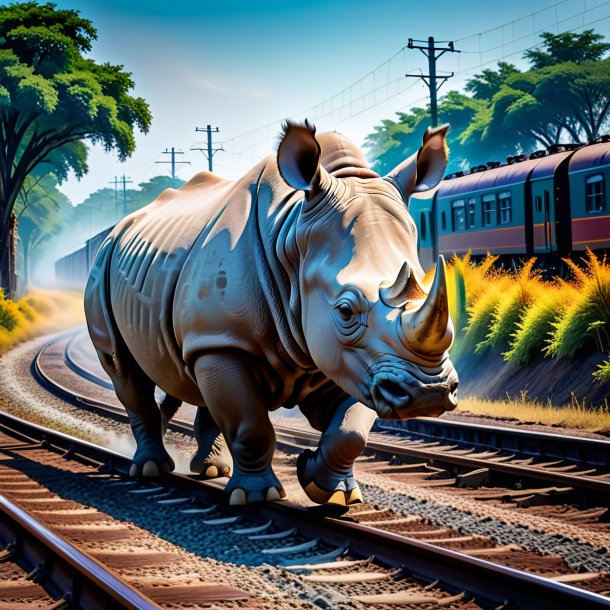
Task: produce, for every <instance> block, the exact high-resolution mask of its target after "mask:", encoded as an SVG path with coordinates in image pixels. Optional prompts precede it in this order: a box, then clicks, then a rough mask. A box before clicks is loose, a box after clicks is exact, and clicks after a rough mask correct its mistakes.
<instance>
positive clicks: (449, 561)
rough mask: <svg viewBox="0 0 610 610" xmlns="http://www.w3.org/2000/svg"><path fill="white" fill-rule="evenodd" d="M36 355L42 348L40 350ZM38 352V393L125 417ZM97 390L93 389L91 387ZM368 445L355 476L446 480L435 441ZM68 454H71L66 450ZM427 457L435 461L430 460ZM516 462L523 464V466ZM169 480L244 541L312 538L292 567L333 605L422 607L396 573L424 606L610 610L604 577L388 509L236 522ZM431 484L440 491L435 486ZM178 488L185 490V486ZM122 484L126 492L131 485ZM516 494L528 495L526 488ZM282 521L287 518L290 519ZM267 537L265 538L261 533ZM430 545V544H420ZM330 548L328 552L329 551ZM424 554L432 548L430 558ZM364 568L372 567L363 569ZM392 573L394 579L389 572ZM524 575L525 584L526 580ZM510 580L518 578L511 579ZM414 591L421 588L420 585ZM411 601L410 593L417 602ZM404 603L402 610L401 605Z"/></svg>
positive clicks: (265, 512) (288, 432) (300, 439)
mask: <svg viewBox="0 0 610 610" xmlns="http://www.w3.org/2000/svg"><path fill="white" fill-rule="evenodd" d="M64 341H65V342H66V343H67V348H66V349H65V350H64V358H65V360H66V364H68V366H69V367H70V368H72V370H76V371H79V375H80V376H81V377H84V378H87V375H83V373H82V370H87V371H88V373H89V374H90V378H89V381H91V382H92V383H96V382H95V379H94V378H95V377H96V372H95V370H91V369H88V368H87V366H83V364H84V362H83V360H82V359H81V361H80V362H78V354H77V353H76V352H77V350H72V349H69V348H74V347H75V346H74V341H75V339H74V337H72V338H70V337H65V338H64ZM46 347H47V349H48V347H49V346H46ZM45 353H46V352H45V349H44V348H43V350H41V352H40V353H39V354H38V357H37V358H36V360H35V362H34V363H33V372H34V373H35V374H36V376H37V377H38V378H39V380H40V381H41V382H42V383H44V384H45V386H46V387H47V388H48V389H50V390H52V391H53V392H54V393H56V394H59V395H61V397H62V398H64V399H66V400H69V401H71V402H72V403H73V404H77V405H79V406H85V407H86V408H89V409H92V410H97V411H98V412H100V413H103V414H104V415H105V416H108V415H109V414H111V415H112V416H113V417H115V418H117V419H121V418H125V413H124V411H123V412H122V413H121V411H122V409H121V408H120V407H118V406H117V405H112V404H109V403H106V402H104V401H101V400H98V399H95V398H93V397H91V396H86V395H84V394H80V395H79V394H78V393H76V392H74V391H72V390H70V389H69V388H67V387H64V386H62V385H61V384H59V383H57V382H56V381H54V380H53V379H51V377H50V376H49V375H47V374H46V373H45V364H46V363H45V360H44V357H45ZM92 368H93V367H92ZM79 369H80V370H79ZM100 379H101V378H100ZM98 385H100V384H98ZM100 387H102V386H101V385H100ZM175 426H176V427H175V429H176V430H177V431H179V432H183V433H189V432H190V431H189V424H188V422H178V423H176V425H175ZM385 436H387V435H385ZM278 438H279V439H280V440H281V441H282V442H283V443H284V444H285V446H286V447H288V448H290V447H292V448H297V449H298V448H300V447H303V446H307V445H308V444H311V443H313V442H315V441H316V440H317V437H316V435H314V434H312V433H308V432H305V431H295V430H293V429H287V428H282V427H280V428H279V429H278ZM376 442H378V443H379V446H378V447H377V446H376V445H373V446H372V447H371V450H372V451H374V452H375V453H376V454H377V458H376V459H373V458H371V457H369V458H365V459H363V460H361V462H360V466H361V467H364V468H369V467H370V469H371V470H375V471H379V470H386V471H388V473H387V474H389V476H394V477H403V478H404V477H406V478H407V479H410V480H411V481H412V480H414V478H415V477H414V476H413V475H415V476H416V477H417V478H420V479H421V478H425V477H428V476H437V477H438V473H439V472H449V471H450V470H445V471H443V470H442V469H441V468H438V467H437V466H436V465H438V464H441V463H443V464H444V465H445V467H447V464H446V463H445V462H443V461H441V460H440V458H441V457H442V458H443V460H446V455H445V452H446V451H451V452H455V448H449V449H447V448H441V449H436V448H438V447H440V445H438V444H436V442H435V443H434V444H430V443H426V442H424V440H419V441H417V442H416V443H415V445H416V448H415V449H413V447H412V445H413V443H409V448H408V450H407V451H405V452H402V451H401V450H402V449H403V447H401V446H400V443H394V441H392V446H391V447H390V446H389V443H388V440H387V438H384V437H383V436H382V437H381V439H380V440H379V441H377V440H373V443H376ZM63 450H68V451H70V449H69V448H67V449H66V448H65V447H64V448H63ZM71 451H72V452H74V449H72V450H71ZM413 451H415V453H413ZM436 453H439V454H443V455H442V456H438V457H437V455H436ZM464 453H466V455H464ZM472 453H477V452H475V451H471V450H468V449H466V450H464V449H461V450H460V449H458V450H457V455H456V456H455V457H456V458H458V456H461V457H459V458H458V459H459V460H464V458H468V457H470V460H472V459H473V458H472V456H471V454H472ZM479 453H480V452H479ZM488 454H489V451H486V454H484V455H485V457H486V458H488V457H489V455H488ZM390 455H391V456H392V460H393V461H394V463H393V464H385V465H384V464H382V463H380V461H379V457H380V456H381V457H386V458H387V457H388V456H390ZM431 455H432V457H431ZM492 457H495V456H492ZM98 458H99V456H98ZM123 459H124V458H123ZM452 459H453V458H452ZM525 459H526V460H527V458H525ZM409 460H411V463H409ZM413 460H415V461H413ZM470 460H468V459H466V461H465V462H464V461H461V462H458V463H457V466H459V467H460V468H462V469H464V468H465V469H466V472H465V475H466V476H464V474H462V475H458V476H462V477H463V478H462V479H461V480H462V481H464V482H465V483H466V485H465V486H464V487H463V488H462V489H466V490H468V489H472V487H470V488H469V487H468V485H474V484H475V482H476V481H475V479H478V480H479V483H478V484H477V485H474V487H479V486H480V484H481V480H484V479H485V477H482V476H481V473H476V471H477V470H480V469H478V468H475V469H474V470H473V463H472V461H470ZM531 461H533V460H531ZM531 461H530V463H529V464H525V465H524V466H525V467H526V469H527V470H526V473H527V475H528V476H529V477H531V476H532V475H531V473H530V470H529V469H531V467H532V464H531ZM104 463H106V467H114V468H116V458H112V459H111V460H110V461H108V458H106V459H105V461H104ZM498 463H499V464H503V461H501V460H500V461H499V462H498ZM449 464H450V466H449V468H450V469H455V468H456V467H457V466H456V465H455V463H454V462H452V461H451V460H450V461H449ZM602 467H603V466H602ZM543 468H548V466H543ZM581 470H582V467H581ZM422 471H423V473H422ZM560 472H561V473H562V475H565V472H563V471H560ZM591 474H593V473H591ZM173 476H174V477H178V479H177V480H179V481H180V483H179V484H177V483H176V479H175V478H172V479H171V483H168V484H167V485H169V489H170V492H169V493H170V494H183V495H181V496H180V497H176V500H178V499H184V498H187V499H188V500H187V501H189V502H190V501H191V499H192V498H197V500H196V501H197V502H199V503H201V504H202V506H204V509H203V510H207V508H209V507H210V506H216V507H221V508H217V509H215V510H221V511H222V513H223V515H224V514H225V513H229V516H228V517H225V516H221V517H218V518H217V519H215V520H216V525H217V526H221V525H222V526H224V525H223V520H225V519H233V518H234V517H237V518H238V519H240V520H243V519H244V518H247V519H251V520H253V521H256V517H258V522H260V521H263V524H262V525H265V524H266V527H265V528H264V529H263V530H260V531H261V532H262V533H260V534H253V533H251V534H250V535H255V536H256V535H261V536H263V537H265V536H268V535H269V536H272V537H275V538H270V539H277V540H279V539H282V536H281V534H283V532H286V531H292V530H295V529H296V530H297V531H299V532H300V533H301V534H303V535H309V536H311V537H312V539H311V540H309V543H311V541H312V540H316V539H317V540H318V541H317V542H316V545H314V547H313V548H317V547H318V546H319V545H326V547H327V549H326V552H320V553H317V554H316V555H315V556H314V557H313V558H312V557H305V558H300V557H299V555H298V551H297V552H296V553H297V555H296V562H297V563H300V564H301V565H306V564H307V563H308V562H310V563H315V562H317V563H318V564H319V563H320V562H322V566H319V565H318V568H317V569H313V566H312V565H310V566H309V567H303V568H302V570H304V571H305V572H307V574H306V576H305V577H307V578H308V579H309V580H308V581H307V582H310V583H312V584H311V586H312V587H314V588H315V587H318V588H321V589H323V592H322V593H320V595H321V596H322V598H321V599H334V597H333V596H334V595H337V596H338V597H337V599H344V598H350V599H351V598H352V597H353V598H356V597H358V596H357V595H356V596H353V595H352V596H346V595H345V594H344V593H341V586H343V587H345V585H346V584H347V583H351V585H352V587H353V586H355V584H356V583H372V582H378V583H385V584H384V586H383V590H385V591H386V592H387V591H393V592H394V593H396V596H395V599H394V598H388V599H389V600H390V601H393V602H395V603H396V605H397V606H398V607H411V606H414V607H418V605H419V604H420V602H418V601H417V600H418V599H420V598H421V599H425V598H426V596H427V595H428V594H427V593H425V591H424V592H422V591H419V590H418V591H419V592H418V593H417V594H414V593H413V589H409V588H408V587H406V588H405V586H404V583H402V584H398V585H396V582H398V581H401V578H403V577H404V576H405V574H406V575H409V574H411V575H412V574H414V573H416V574H420V575H422V574H423V575H424V576H425V580H426V579H427V580H428V582H433V581H434V580H435V579H437V578H439V577H440V578H441V580H442V583H443V585H445V586H446V590H445V593H444V594H442V595H444V597H440V598H437V601H435V602H434V604H437V603H438V599H443V600H445V601H444V602H443V603H447V604H449V605H452V604H458V606H459V605H463V604H469V603H474V604H475V605H474V606H472V607H498V606H499V605H502V604H507V603H512V604H514V607H523V608H529V607H532V608H533V607H538V606H540V607H553V608H558V607H575V605H576V604H577V603H578V604H581V605H582V604H583V603H592V604H594V605H593V606H591V607H610V601H609V600H608V598H606V597H603V596H601V595H596V594H595V593H594V592H595V591H598V592H603V593H607V592H608V591H610V579H609V578H608V575H607V574H605V573H598V572H586V573H575V572H574V570H570V567H569V566H568V565H567V564H566V563H565V562H564V561H563V560H562V558H561V557H559V556H557V555H553V554H550V555H548V554H547V555H541V554H539V553H538V554H535V553H531V552H528V551H525V550H523V549H522V548H519V547H518V546H517V545H515V544H509V545H498V544H495V543H494V542H493V541H492V540H491V539H490V538H486V537H484V536H463V535H460V533H459V532H458V531H457V530H455V529H452V528H451V527H445V528H443V527H437V526H434V525H431V524H430V523H426V522H425V521H423V520H422V519H421V518H417V517H415V516H409V517H403V516H401V515H400V514H396V513H395V511H393V510H392V509H391V508H378V507H373V506H370V505H364V506H362V507H359V508H358V509H356V510H353V509H352V510H351V511H349V513H347V514H345V515H339V513H338V512H336V513H331V516H329V514H327V513H326V512H325V511H328V510H329V509H328V508H327V507H321V508H319V509H309V510H306V509H303V508H297V507H291V506H290V505H288V504H287V503H279V504H277V505H274V506H266V507H257V508H256V509H253V508H252V507H249V508H248V509H246V511H244V512H239V513H237V514H236V513H235V511H230V510H229V509H228V508H227V507H224V506H222V504H223V500H222V499H221V498H219V497H217V498H216V499H215V500H210V499H209V498H208V499H202V498H201V497H200V496H198V495H196V494H193V492H192V490H187V488H186V487H184V486H185V485H186V486H188V485H191V484H192V481H191V480H190V479H188V478H185V477H179V475H173ZM519 476H521V477H522V478H523V477H524V474H523V472H520V474H519ZM545 476H546V474H545ZM585 476H588V475H585ZM595 476H596V477H597V476H599V477H601V478H602V479H604V478H605V477H604V474H603V473H600V472H598V471H596V474H595ZM433 480H437V481H440V482H441V483H443V478H439V479H433ZM185 481H191V482H190V483H186V482H185ZM127 483H128V484H133V482H127ZM140 485H143V489H144V491H143V493H146V491H145V490H146V489H147V486H148V485H152V487H150V488H149V489H151V490H152V491H151V492H150V493H151V495H153V497H154V495H155V494H161V495H163V494H164V493H167V491H166V488H164V490H165V491H159V490H157V491H155V487H156V484H146V483H142V484H140ZM198 485H200V486H201V485H203V484H202V483H198ZM208 485H209V484H208ZM211 486H212V488H214V489H215V493H217V494H218V493H220V491H219V487H218V485H214V484H212V485H211ZM547 487H548V486H547ZM602 489H606V488H602ZM525 491H526V492H527V491H528V490H527V488H526V489H525ZM198 493H199V492H198ZM594 493H605V492H603V491H602V492H599V491H598V490H597V489H595V490H594ZM552 494H553V491H552V490H550V491H549V490H548V489H547V490H546V491H544V490H543V491H541V492H539V494H538V495H539V496H541V497H542V498H544V496H545V495H547V496H548V495H552ZM529 495H531V494H529ZM527 496H528V494H527V493H526V494H525V497H527ZM519 497H521V496H519ZM606 500H607V498H606ZM252 510H256V511H257V515H249V514H248V511H252ZM293 510H296V511H297V513H298V514H299V516H298V518H296V517H289V516H288V514H289V513H290V512H291V511H293ZM259 511H260V513H259ZM244 515H248V516H247V517H245V516H244ZM291 518H292V519H294V520H293V521H290V519H291ZM328 521H330V522H332V525H330V526H329V524H328V523H327V522H328ZM269 522H271V523H269ZM232 523H233V522H231V523H229V522H227V523H226V524H227V526H228V525H230V524H232ZM295 523H296V524H299V525H298V527H297V526H295ZM262 525H252V526H251V527H262ZM282 528H283V529H282ZM246 529H249V528H246ZM269 529H270V530H271V532H270V533H269ZM326 530H328V531H326ZM289 537H290V535H288V534H287V535H286V538H289ZM346 540H348V541H349V550H348V549H347V548H346V547H345V541H346ZM320 541H322V542H320ZM431 542H432V543H434V544H430V543H431ZM302 544H304V545H307V544H308V541H305V542H302ZM329 545H330V547H329ZM332 545H335V546H334V547H333V546H332ZM439 546H444V547H446V548H439ZM294 547H297V548H299V544H291V545H287V547H286V548H294ZM447 547H448V548H447ZM280 548H281V547H280ZM303 548H304V547H303ZM329 549H330V550H329ZM432 549H434V551H433V550H432ZM452 549H459V550H460V552H456V551H455V550H452ZM341 553H350V554H351V556H352V558H351V559H343V558H339V559H337V557H340V556H341ZM438 553H440V555H438ZM370 555H373V556H375V558H376V562H377V563H374V564H371V563H362V562H363V561H364V559H366V558H367V557H369V556H370ZM493 561H499V562H501V563H505V564H508V565H509V566H510V565H512V566H513V567H518V568H524V569H528V570H532V569H533V570H534V571H537V572H538V573H539V574H546V575H547V576H549V577H550V578H540V577H538V576H535V575H531V574H525V575H524V574H523V573H522V572H521V571H520V570H514V569H512V568H511V567H505V566H500V565H494V564H492V563H490V562H493ZM346 562H347V563H346ZM351 562H360V563H351ZM293 563H294V562H293ZM371 565H375V566H377V567H373V568H371ZM482 566H485V568H487V569H491V573H489V572H488V573H487V575H486V576H481V574H483V572H480V570H482V569H483V570H484V569H485V568H482ZM490 566H493V568H490ZM356 567H358V569H359V570H365V573H366V574H369V573H371V572H373V573H374V575H373V576H366V577H363V576H357V575H355V574H354V573H352V571H353V570H354V569H355V568H356ZM379 569H381V570H382V572H379ZM398 569H400V570H401V571H400V572H396V570H398ZM291 570H292V571H295V570H294V568H291ZM350 570H351V571H350ZM384 570H385V571H384ZM346 572H347V575H346ZM471 572H476V573H477V574H479V576H477V577H474V576H472V575H471ZM358 573H359V572H358ZM382 574H385V576H382ZM515 574H519V575H520V576H519V577H517V581H513V583H512V584H510V583H511V578H513V577H515ZM390 575H391V577H390ZM305 577H303V578H305ZM530 577H531V579H533V580H528V579H529V578H530ZM519 578H521V579H525V580H519ZM536 579H538V580H536ZM390 580H391V583H390ZM543 583H544V584H543ZM566 583H574V584H577V585H578V586H579V587H584V588H589V589H592V591H593V593H590V594H589V593H587V594H585V593H584V592H581V594H582V595H591V597H590V598H586V599H587V601H586V602H583V601H581V599H580V598H571V597H569V596H570V595H573V594H574V592H575V591H578V589H576V588H575V587H572V586H570V585H569V584H566ZM389 584H392V587H390V588H388V585H389ZM330 585H333V587H339V589H338V590H337V591H338V592H337V591H335V593H331V594H329V593H328V587H329V586H330ZM370 586H371V585H370V584H369V585H367V587H368V588H370ZM419 586H420V588H421V583H420V585H419ZM545 586H546V587H550V591H547V592H545V593H542V591H543V590H544V587H545ZM516 587H518V588H519V591H520V593H519V594H517V593H516V592H515V590H513V589H514V588H516ZM540 587H542V589H540V590H539V591H538V592H536V591H535V589H538V588H540ZM365 588H366V587H365ZM530 589H532V590H530ZM406 591H411V593H406ZM521 593H523V594H521ZM414 595H415V597H414ZM417 595H419V598H418V597H417ZM325 596H326V597H325ZM401 596H402V597H401ZM409 596H410V597H409ZM456 596H457V597H456ZM460 596H461V597H460ZM360 597H362V596H360ZM432 597H434V595H432ZM538 597H540V598H541V599H540V601H535V600H537V599H538ZM428 598H430V595H428ZM454 598H455V599H454ZM542 598H544V599H545V600H546V601H544V603H546V604H550V605H542V606H541V605H540V604H541V603H543V602H542ZM576 599H578V601H576ZM583 599H584V598H583ZM404 600H407V601H404ZM409 600H410V601H409ZM470 600H474V601H470ZM381 601H383V600H381V598H370V599H368V601H367V600H366V599H365V598H364V597H363V598H362V600H359V603H366V604H367V605H369V606H370V604H373V605H374V604H378V603H380V602H381ZM386 601H387V600H386ZM321 603H324V602H321ZM421 603H424V602H421ZM430 603H432V601H430ZM405 604H407V605H406V606H405ZM409 604H411V606H409ZM494 604H496V605H494ZM558 604H559V605H558ZM572 604H573V605H572ZM600 604H601V605H600ZM458 606H456V607H458ZM384 607H387V606H384ZM585 607H587V606H585Z"/></svg>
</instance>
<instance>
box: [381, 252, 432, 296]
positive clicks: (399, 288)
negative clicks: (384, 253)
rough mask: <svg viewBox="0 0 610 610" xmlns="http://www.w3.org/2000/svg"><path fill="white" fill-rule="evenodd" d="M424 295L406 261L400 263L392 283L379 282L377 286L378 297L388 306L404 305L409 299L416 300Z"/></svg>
mask: <svg viewBox="0 0 610 610" xmlns="http://www.w3.org/2000/svg"><path fill="white" fill-rule="evenodd" d="M425 296H426V293H425V292H424V291H423V289H422V288H421V286H420V285H419V283H418V282H417V279H416V278H415V275H413V271H412V270H411V269H410V267H409V263H407V262H406V261H405V262H404V263H403V264H402V267H401V268H400V271H399V272H398V276H397V277H396V280H394V283H392V284H381V286H380V287H379V298H380V299H381V302H382V303H383V304H384V305H387V306H388V307H404V306H405V305H406V304H407V303H408V302H409V301H417V300H419V299H423V298H424V297H425Z"/></svg>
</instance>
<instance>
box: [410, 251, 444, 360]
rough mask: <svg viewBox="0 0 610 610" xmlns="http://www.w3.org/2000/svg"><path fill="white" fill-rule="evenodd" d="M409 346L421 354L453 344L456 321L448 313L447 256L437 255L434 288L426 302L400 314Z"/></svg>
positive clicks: (438, 352)
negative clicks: (445, 257)
mask: <svg viewBox="0 0 610 610" xmlns="http://www.w3.org/2000/svg"><path fill="white" fill-rule="evenodd" d="M400 321H401V326H402V331H403V334H404V339H405V344H406V346H407V347H408V348H409V349H410V350H412V351H414V352H416V353H418V354H422V355H426V356H440V355H442V354H444V353H445V352H446V351H447V350H448V349H449V348H450V347H451V345H452V344H453V334H454V333H453V322H452V321H451V317H450V315H449V299H448V294H447V270H446V268H445V259H444V258H443V257H442V256H439V257H438V261H437V263H436V271H435V274H434V281H433V283H432V288H430V292H429V293H428V296H427V298H426V300H425V301H424V303H423V305H422V306H421V307H420V308H419V309H418V310H417V311H414V312H412V313H408V312H403V313H402V314H401V319H400Z"/></svg>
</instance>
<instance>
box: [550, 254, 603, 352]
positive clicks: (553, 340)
mask: <svg viewBox="0 0 610 610" xmlns="http://www.w3.org/2000/svg"><path fill="white" fill-rule="evenodd" d="M566 263H567V264H568V265H569V266H570V268H571V269H572V271H573V272H574V275H575V278H576V283H577V286H578V291H577V292H576V293H575V295H574V301H573V302H572V304H571V305H570V306H569V307H568V308H567V309H566V310H565V312H564V313H563V315H562V316H561V318H560V319H559V320H558V321H556V322H554V323H553V331H552V334H551V337H550V339H549V341H548V344H547V346H546V348H545V352H546V353H547V354H548V355H549V356H553V357H557V358H560V357H569V358H572V357H573V356H574V355H575V354H576V353H577V352H578V351H579V350H581V349H582V348H583V347H586V346H587V345H589V344H590V345H591V346H595V347H596V348H597V349H598V350H599V351H605V350H608V349H610V344H609V342H608V329H609V328H610V267H609V266H608V264H607V261H606V257H605V256H604V258H603V260H601V261H599V260H598V259H597V257H596V256H595V255H594V254H593V252H591V250H588V249H587V261H586V269H585V270H584V271H583V270H582V269H580V268H579V267H578V266H577V265H576V264H575V263H573V262H572V261H566Z"/></svg>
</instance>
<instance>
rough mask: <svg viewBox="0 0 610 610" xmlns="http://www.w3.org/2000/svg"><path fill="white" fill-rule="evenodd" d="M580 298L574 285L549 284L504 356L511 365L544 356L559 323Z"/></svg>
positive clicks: (526, 315)
mask: <svg viewBox="0 0 610 610" xmlns="http://www.w3.org/2000/svg"><path fill="white" fill-rule="evenodd" d="M575 297H576V289H575V288H574V286H572V285H570V284H567V283H566V282H564V281H559V282H558V283H557V284H555V285H552V284H547V285H546V286H545V288H544V290H542V291H541V292H540V293H539V294H538V295H537V297H536V300H535V301H534V302H533V303H531V305H530V306H529V307H528V308H527V310H526V311H525V313H524V315H523V316H522V318H521V319H520V321H519V322H518V323H517V328H516V331H515V332H514V333H513V334H512V341H511V342H510V345H509V349H508V351H506V352H505V353H504V354H503V356H504V359H505V360H506V361H507V362H510V363H511V364H515V365H518V366H523V365H525V364H527V363H528V362H530V361H531V360H532V359H533V357H534V356H535V355H536V354H542V353H543V351H544V349H545V347H546V345H547V343H548V341H549V338H550V336H551V334H552V332H553V328H554V327H553V323H554V322H555V321H556V320H558V319H559V318H560V317H561V316H562V315H563V313H564V312H565V310H566V309H567V307H568V306H569V304H570V303H572V302H573V301H574V298H575Z"/></svg>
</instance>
